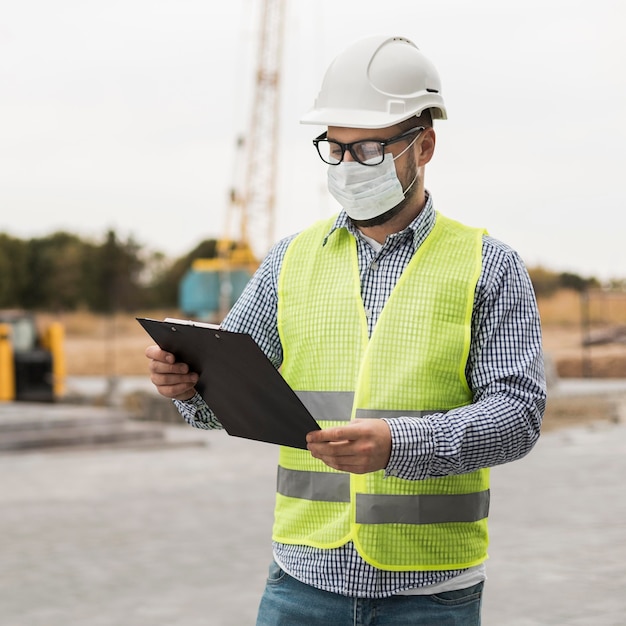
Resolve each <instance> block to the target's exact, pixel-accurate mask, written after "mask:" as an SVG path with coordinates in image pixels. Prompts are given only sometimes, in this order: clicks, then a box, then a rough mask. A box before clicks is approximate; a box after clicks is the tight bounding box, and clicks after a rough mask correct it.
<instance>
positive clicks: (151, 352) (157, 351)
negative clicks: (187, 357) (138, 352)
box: [145, 345, 176, 363]
mask: <svg viewBox="0 0 626 626" xmlns="http://www.w3.org/2000/svg"><path fill="white" fill-rule="evenodd" d="M145 355H146V357H148V358H149V359H153V360H154V361H163V362H164V363H174V362H175V361H176V358H175V357H174V355H173V354H172V353H171V352H166V351H165V350H161V348H159V346H155V345H152V346H148V347H147V348H146V351H145Z"/></svg>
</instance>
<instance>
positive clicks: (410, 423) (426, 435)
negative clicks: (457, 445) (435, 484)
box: [383, 417, 436, 480]
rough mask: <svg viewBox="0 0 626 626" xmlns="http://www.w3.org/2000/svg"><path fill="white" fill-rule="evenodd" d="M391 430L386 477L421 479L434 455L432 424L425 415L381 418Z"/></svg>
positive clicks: (427, 474)
mask: <svg viewBox="0 0 626 626" xmlns="http://www.w3.org/2000/svg"><path fill="white" fill-rule="evenodd" d="M383 419H384V420H385V422H387V424H388V426H389V429H390V430H391V455H390V457H389V462H388V463H387V467H386V468H385V477H386V478H388V477H390V476H393V477H395V478H402V479H404V480H424V479H425V478H428V477H429V476H430V467H431V463H432V461H433V459H434V458H435V450H436V439H435V430H434V428H433V425H432V424H431V423H430V422H429V420H428V418H424V417H394V418H383Z"/></svg>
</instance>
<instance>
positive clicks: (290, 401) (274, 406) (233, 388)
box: [137, 317, 319, 449]
mask: <svg viewBox="0 0 626 626" xmlns="http://www.w3.org/2000/svg"><path fill="white" fill-rule="evenodd" d="M137 321H138V322H139V323H140V324H141V325H142V326H143V327H144V329H145V330H146V331H147V332H148V334H149V335H150V336H151V337H152V338H153V339H154V341H155V342H156V343H157V344H158V345H159V346H160V347H161V348H162V349H163V350H166V351H167V352H171V353H172V354H174V356H175V357H176V360H177V361H180V362H183V363H187V364H188V365H189V367H190V368H191V369H192V371H195V372H197V373H198V375H199V377H200V378H199V380H198V383H197V384H196V389H197V391H198V393H199V394H200V395H201V396H202V397H203V398H204V400H205V402H206V403H207V404H208V405H209V406H210V407H211V410H212V411H213V412H214V413H215V415H216V417H217V418H218V419H219V421H220V422H221V424H222V425H223V426H224V429H225V430H226V432H227V433H228V434H229V435H232V436H234V437H243V438H245V439H254V440H256V441H265V442H267V443H276V444H280V445H285V446H289V447H292V448H302V449H306V434H307V433H308V432H311V431H312V430H319V425H318V424H317V422H316V421H315V419H313V417H312V416H311V414H310V413H309V411H308V410H307V409H306V408H305V406H304V405H303V404H302V402H301V401H300V399H299V398H298V396H297V395H296V393H295V392H294V391H293V389H291V387H289V385H288V384H287V382H286V381H285V379H284V378H283V377H282V376H281V375H280V373H279V372H278V371H277V370H276V368H275V367H274V366H273V365H272V364H271V362H270V361H269V360H268V358H267V357H266V356H265V354H264V353H263V351H262V350H261V349H260V348H259V347H258V345H257V344H256V342H255V341H254V339H252V337H251V336H250V335H248V334H245V333H233V332H229V331H225V330H221V329H220V328H219V327H215V326H213V325H207V324H195V323H193V322H187V321H184V320H176V321H174V320H167V321H162V320H153V319H148V318H140V317H138V318H137Z"/></svg>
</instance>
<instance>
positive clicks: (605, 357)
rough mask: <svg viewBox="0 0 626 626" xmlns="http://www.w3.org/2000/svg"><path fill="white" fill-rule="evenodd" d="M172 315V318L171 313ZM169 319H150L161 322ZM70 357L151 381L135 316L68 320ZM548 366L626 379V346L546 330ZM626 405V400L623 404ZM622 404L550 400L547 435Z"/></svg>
mask: <svg viewBox="0 0 626 626" xmlns="http://www.w3.org/2000/svg"><path fill="white" fill-rule="evenodd" d="M170 314H171V313H170ZM167 315H168V313H165V314H161V313H157V314H155V313H154V312H152V313H151V314H150V315H147V316H148V317H156V318H158V319H161V318H162V317H164V316H167ZM65 326H66V338H65V354H66V365H67V374H68V375H69V376H143V375H145V376H147V359H146V357H145V356H144V350H145V348H146V347H147V346H148V345H149V344H150V343H152V342H151V339H150V337H149V336H148V335H147V334H146V332H145V331H144V330H143V328H142V327H141V326H140V325H139V323H138V322H137V321H136V320H135V318H134V316H132V315H118V316H116V317H115V318H101V317H95V316H86V315H83V316H79V317H71V318H70V317H68V318H67V319H66V320H65ZM544 349H545V353H546V357H547V360H548V362H549V364H550V365H551V366H553V367H554V368H555V370H556V372H557V373H558V376H559V377H561V378H582V377H584V376H585V375H587V376H591V377H593V378H626V345H624V344H614V345H606V346H593V347H591V348H583V347H582V341H581V334H580V331H579V330H578V328H577V327H572V326H563V325H554V326H547V327H545V326H544ZM617 400H618V401H620V402H623V399H621V398H618V399H617ZM615 415H616V399H615V398H613V397H605V396H599V395H594V396H593V397H576V398H573V399H571V398H569V399H568V398H563V397H559V396H558V394H553V396H550V395H549V401H548V408H547V411H546V416H545V418H544V430H552V429H554V428H560V427H563V426H572V425H579V424H586V423H589V422H594V421H597V420H608V421H612V420H614V419H615Z"/></svg>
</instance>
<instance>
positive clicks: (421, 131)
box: [391, 130, 424, 161]
mask: <svg viewBox="0 0 626 626" xmlns="http://www.w3.org/2000/svg"><path fill="white" fill-rule="evenodd" d="M423 132H424V131H423V130H420V132H419V133H417V136H416V137H415V139H414V140H413V141H412V142H411V143H410V144H409V145H408V146H407V147H406V148H405V149H404V150H403V151H402V152H401V153H400V154H399V155H398V156H395V157H391V158H392V160H393V161H395V160H396V159H399V158H400V157H401V156H402V155H403V154H404V153H405V152H406V151H407V150H408V149H409V148H410V147H411V146H412V145H413V144H414V143H415V142H416V141H417V140H418V139H419V138H420V136H421V134H422V133H423Z"/></svg>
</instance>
